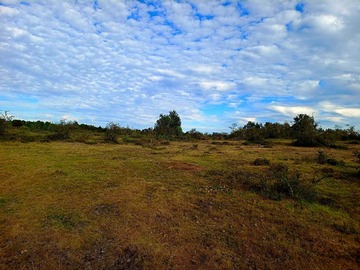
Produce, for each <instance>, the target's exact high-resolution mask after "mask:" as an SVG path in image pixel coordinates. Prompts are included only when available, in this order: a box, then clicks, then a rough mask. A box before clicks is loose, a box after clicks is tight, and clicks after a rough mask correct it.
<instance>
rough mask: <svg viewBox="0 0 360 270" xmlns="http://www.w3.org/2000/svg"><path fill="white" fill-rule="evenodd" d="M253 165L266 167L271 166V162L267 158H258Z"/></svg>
mask: <svg viewBox="0 0 360 270" xmlns="http://www.w3.org/2000/svg"><path fill="white" fill-rule="evenodd" d="M253 164H254V165H255V166H266V165H270V161H269V160H268V159H266V158H257V159H255V160H254V162H253Z"/></svg>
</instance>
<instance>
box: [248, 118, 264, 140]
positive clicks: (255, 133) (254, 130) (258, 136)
mask: <svg viewBox="0 0 360 270" xmlns="http://www.w3.org/2000/svg"><path fill="white" fill-rule="evenodd" d="M243 130H244V138H245V139H246V140H247V141H250V142H262V141H263V140H264V135H263V126H262V124H259V123H255V122H252V121H249V122H247V124H246V125H244V127H243Z"/></svg>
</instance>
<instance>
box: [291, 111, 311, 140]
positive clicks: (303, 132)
mask: <svg viewBox="0 0 360 270" xmlns="http://www.w3.org/2000/svg"><path fill="white" fill-rule="evenodd" d="M291 129H292V132H293V136H294V139H296V141H295V145H299V146H315V145H317V144H318V140H317V135H318V130H317V123H316V122H315V120H314V117H313V116H309V115H307V114H299V115H297V116H296V117H295V118H294V123H293V125H292V126H291Z"/></svg>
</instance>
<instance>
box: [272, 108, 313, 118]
mask: <svg viewBox="0 0 360 270" xmlns="http://www.w3.org/2000/svg"><path fill="white" fill-rule="evenodd" d="M270 109H272V110H275V111H278V112H280V113H282V114H284V115H286V116H289V117H293V116H295V115H297V114H307V115H313V114H315V113H316V112H317V110H316V109H314V108H311V107H307V106H280V105H272V106H270Z"/></svg>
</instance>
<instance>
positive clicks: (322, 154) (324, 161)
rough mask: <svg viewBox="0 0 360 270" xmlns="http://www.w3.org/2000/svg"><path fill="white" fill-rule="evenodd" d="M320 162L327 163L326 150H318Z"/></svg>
mask: <svg viewBox="0 0 360 270" xmlns="http://www.w3.org/2000/svg"><path fill="white" fill-rule="evenodd" d="M317 162H318V163H319V164H325V163H326V155H325V153H324V151H322V150H319V151H318V161H317Z"/></svg>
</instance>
